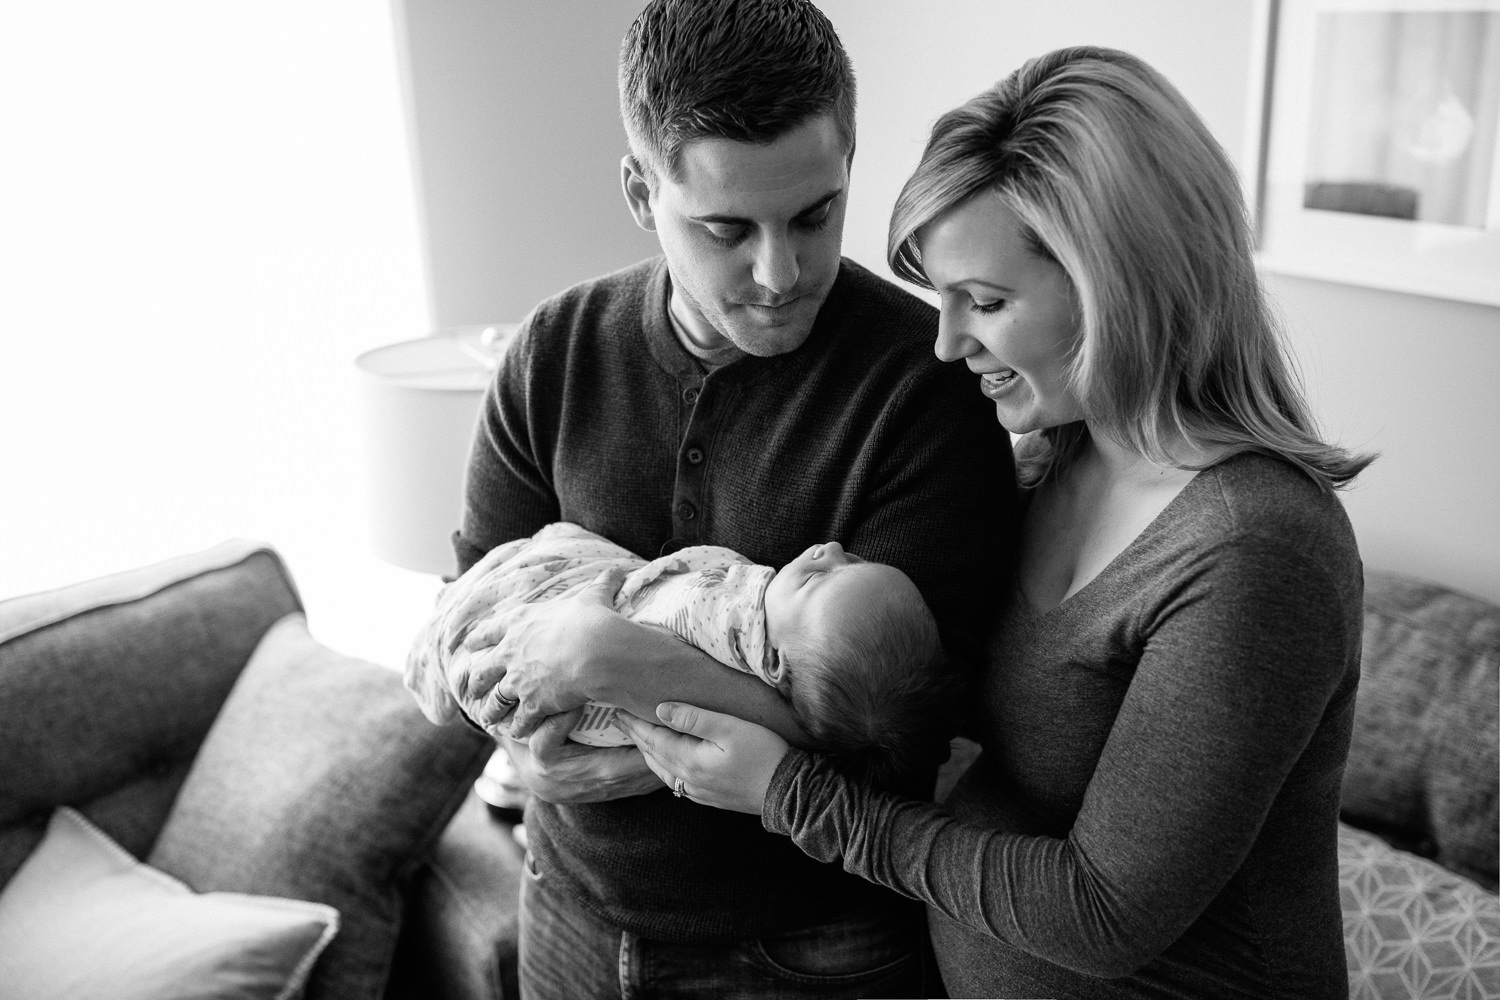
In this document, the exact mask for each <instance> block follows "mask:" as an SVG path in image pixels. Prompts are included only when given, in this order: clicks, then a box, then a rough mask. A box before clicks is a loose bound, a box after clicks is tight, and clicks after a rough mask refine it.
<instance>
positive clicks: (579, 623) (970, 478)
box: [408, 0, 1013, 998]
mask: <svg viewBox="0 0 1500 1000" xmlns="http://www.w3.org/2000/svg"><path fill="white" fill-rule="evenodd" d="M854 102H855V93H854V79H853V72H852V70H851V68H850V65H849V60H848V57H847V55H846V54H845V52H844V50H843V47H842V45H841V44H840V42H839V41H838V38H837V36H836V35H835V34H834V31H833V28H832V26H831V25H830V24H829V23H828V21H827V19H826V18H824V17H823V15H822V14H821V13H820V12H819V11H818V10H817V8H816V7H814V6H813V5H812V4H811V3H810V2H807V0H653V2H652V3H650V4H648V5H647V7H646V9H645V10H644V11H643V12H642V13H641V15H640V17H639V18H638V19H637V20H636V22H635V23H634V25H633V26H632V27H631V29H630V31H629V32H628V33H627V35H626V38H625V41H624V45H623V46H622V50H621V61H620V103H621V113H622V116H623V118H624V122H625V128H626V132H627V136H628V138H629V143H630V153H629V155H627V156H626V157H625V158H624V161H623V163H622V181H623V186H624V192H625V198H626V202H627V203H628V205H629V207H630V211H631V212H632V214H633V215H634V217H635V219H636V221H637V223H638V224H639V225H640V226H642V227H643V228H645V229H647V230H650V231H652V232H655V233H656V234H657V236H658V238H659V240H660V243H661V249H662V256H661V257H659V258H655V259H652V260H649V261H645V262H642V263H641V264H638V265H635V266H633V267H630V268H627V269H625V270H623V271H620V272H617V273H615V274H611V275H607V276H605V277H602V278H599V279H596V280H593V281H590V282H586V283H584V284H582V285H579V286H577V287H574V288H572V289H569V290H567V291H565V292H563V293H561V294H560V295H558V296H557V297H555V298H553V299H551V300H549V301H547V302H545V303H543V304H541V305H540V306H538V307H537V309H536V310H535V311H534V312H533V313H532V314H531V315H530V316H529V317H528V318H527V320H526V322H525V323H524V324H523V325H522V329H521V331H520V333H519V335H518V337H517V340H516V342H515V343H514V344H513V345H512V347H511V348H510V349H509V351H508V353H507V355H506V358H505V361H504V363H503V365H502V367H501V370H500V372H499V373H498V375H497V378H496V381H495V383H494V385H493V386H492V388H491V391H490V393H489V394H488V397H487V399H486V401H485V407H484V412H483V416H482V420H481V426H480V433H479V436H478V440H477V443H476V446H475V451H474V454H473V457H472V460H471V463H470V469H469V479H468V486H467V499H466V510H465V514H464V521H463V526H462V530H461V533H460V535H459V537H458V538H457V539H456V542H455V544H456V548H457V550H458V557H459V566H460V569H467V568H468V567H469V566H471V565H473V564H474V563H475V562H476V561H477V560H478V559H479V558H480V557H481V556H482V555H483V554H484V553H485V552H487V551H489V550H490V549H492V548H493V547H495V546H496V545H499V544H501V543H504V542H506V541H509V540H511V539H513V538H517V537H521V536H524V535H529V534H531V533H533V532H535V531H536V530H537V529H539V528H540V527H542V526H543V525H544V524H547V523H549V522H552V521H557V520H567V521H573V522H576V523H579V524H581V525H583V526H584V527H586V528H588V529H590V530H592V531H595V532H598V533H599V534H602V535H604V536H605V537H607V538H609V539H611V540H613V541H615V542H617V543H619V544H621V545H624V546H625V547H626V548H628V549H630V550H632V551H633V552H635V553H637V554H639V555H641V556H643V557H646V558H650V557H654V556H657V555H660V554H662V553H664V552H670V551H672V550H674V549H676V548H680V547H682V546H685V545H693V544H716V545H723V546H727V547H729V548H732V549H735V550H737V551H739V552H741V553H742V554H744V555H745V556H746V557H747V558H750V559H752V560H754V561H756V562H758V563H762V564H766V565H777V566H779V565H782V564H783V563H785V562H786V561H788V560H789V559H791V558H792V557H793V556H795V555H796V554H797V553H798V552H801V551H802V550H803V549H805V548H806V547H807V545H808V544H810V543H813V542H820V541H827V540H838V541H840V542H842V543H843V544H844V545H845V546H846V547H847V548H848V549H849V550H850V551H852V552H856V553H858V554H859V555H861V556H863V557H864V558H867V559H870V560H874V561H878V562H885V563H891V564H893V565H895V566H897V567H899V568H901V569H902V570H904V571H905V572H906V573H907V574H908V575H909V576H910V577H911V578H912V579H913V580H914V581H915V582H916V583H917V585H918V587H919V588H920V589H921V590H922V593H923V596H924V598H925V599H926V600H927V602H928V604H929V605H930V606H931V608H932V610H933V612H934V614H935V616H936V617H937V619H938V621H939V623H940V625H941V626H942V628H943V631H944V639H945V643H946V644H947V647H948V649H949V652H950V655H953V656H956V657H958V658H960V659H961V660H965V661H966V662H970V663H972V662H973V661H972V657H973V655H974V654H973V650H975V649H977V648H979V639H980V638H981V637H982V635H983V632H984V627H985V624H986V622H987V620H988V616H989V613H990V608H992V607H993V606H994V605H995V603H996V601H997V596H998V593H999V588H1000V587H1001V586H1002V584H1003V581H1004V580H1005V579H1006V578H1007V576H1008V572H1009V563H1008V559H1009V549H1008V546H1007V540H1008V537H1009V535H1010V532H1011V528H1012V508H1011V502H1012V482H1013V468H1012V464H1011V455H1010V444H1009V439H1008V437H1007V436H1006V435H1005V434H1004V432H1003V431H1002V430H1001V429H1000V427H999V425H998V424H997V423H996V422H995V420H994V416H993V413H992V410H991V408H990V406H989V404H988V403H987V402H986V401H985V400H984V399H983V397H981V396H980V395H979V394H977V393H975V392H973V391H972V384H971V382H972V380H971V378H970V377H969V376H968V375H967V373H965V372H964V371H963V370H962V369H961V368H959V367H958V366H943V365H941V364H940V363H938V362H937V361H936V360H935V358H934V357H933V356H932V344H933V341H934V339H935V336H936V313H935V311H934V310H933V309H932V308H931V307H930V306H928V305H927V304H925V303H923V302H921V301H920V300H918V299H916V298H915V297H913V296H911V295H909V294H908V293H906V292H904V291H902V290H900V289H898V288H896V287H895V286H894V285H893V284H891V283H889V282H886V281H884V280H882V279H879V278H877V277H875V276H874V275H872V274H870V273H869V272H867V271H865V270H864V269H863V268H861V267H859V266H858V265H856V264H854V263H853V262H851V261H847V260H843V259H842V258H841V257H840V242H841V238H842V230H843V222H844V209H845V204H846V199H847V194H848V186H849V171H850V164H851V161H852V156H853V150H854ZM596 596H597V595H596ZM605 603H606V602H604V601H597V600H596V601H587V600H583V601H581V600H577V599H573V600H570V599H559V600H555V601H550V602H544V603H543V604H540V605H535V606H529V607H527V608H523V609H521V610H520V611H519V612H518V613H517V616H516V617H514V618H511V619H510V620H509V623H508V625H507V628H506V630H505V633H504V636H503V641H502V642H501V643H500V646H499V647H498V648H497V650H495V651H493V652H494V654H495V655H494V656H493V657H492V661H493V662H496V663H503V662H505V658H506V657H531V658H533V659H537V660H538V661H541V662H549V663H555V664H556V666H557V668H558V669H559V670H562V669H564V668H567V669H573V670H578V669H584V667H583V666H581V664H585V662H586V661H587V663H589V664H594V663H597V662H598V661H599V660H600V659H601V658H603V659H607V658H610V657H613V658H615V659H616V660H621V661H629V662H631V663H635V664H642V665H644V666H645V667H646V668H647V669H648V672H649V673H650V674H651V676H652V678H653V679H655V680H660V681H661V682H662V683H663V684H664V685H666V687H667V688H670V687H671V684H672V683H675V682H676V681H678V680H680V682H681V683H683V684H689V683H694V684H696V683H702V681H701V680H699V678H702V677H705V676H708V675H709V671H707V670H705V669H704V668H703V667H702V666H701V665H700V664H698V663H697V662H696V661H695V660H694V659H693V658H694V657H698V656H701V655H703V654H700V653H698V652H697V651H695V650H692V649H691V648H689V647H687V646H685V645H683V644H680V643H671V642H669V641H667V640H663V639H661V637H660V636H658V635H657V634H656V633H653V632H650V631H649V630H646V629H644V628H642V627H639V626H635V625H633V624H630V623H625V621H624V619H621V618H619V616H613V618H612V619H611V618H610V616H609V614H608V613H607V612H606V611H605V610H604V605H605ZM607 619H608V620H607ZM603 636H608V639H607V640H604V639H601V637H603ZM494 638H495V639H500V638H501V637H500V636H499V635H497V636H495V637H494ZM501 654H503V655H501ZM441 659H442V656H441V651H433V655H432V656H431V657H428V658H426V659H421V660H420V661H418V660H414V663H416V664H417V669H418V670H419V672H420V670H422V669H426V670H428V671H435V670H436V669H437V668H436V667H434V666H432V665H433V664H436V663H438V662H439V661H440V660H441ZM687 664H691V669H687V667H686V666H685V665H687ZM498 676H499V673H497V672H491V673H490V674H489V675H487V676H484V677H480V676H477V675H476V676H468V675H466V676H462V677H454V678H446V677H445V678H440V682H441V683H443V684H445V685H447V687H446V689H445V696H451V697H452V698H453V699H454V701H455V703H456V705H457V706H458V708H459V709H460V710H462V711H463V712H464V714H465V715H467V716H468V717H469V718H470V719H471V720H479V721H480V722H482V723H485V724H490V723H493V722H494V721H495V720H497V719H498V718H500V716H501V715H503V714H504V712H505V711H506V710H508V709H509V707H510V706H509V705H508V704H504V703H502V702H503V698H502V696H500V695H499V690H500V689H499V687H498V685H497V684H496V680H497V678H498ZM431 681H432V678H431V677H430V676H429V677H425V678H423V677H417V678H415V679H413V678H412V677H410V676H409V678H408V682H409V683H411V684H412V686H413V690H419V689H420V688H421V687H422V685H423V684H427V683H430V682H431ZM708 683H710V684H711V685H716V690H717V692H718V695H717V701H716V698H715V697H714V696H710V695H708V694H700V693H699V692H695V694H699V695H700V696H696V697H694V698H692V699H691V700H693V701H694V703H696V704H701V705H705V706H706V707H715V706H716V704H717V705H731V706H736V707H735V709H734V710H735V711H737V712H739V714H742V715H744V716H745V717H750V718H756V719H757V720H759V721H765V722H767V724H770V725H772V726H773V727H775V728H779V729H781V730H782V731H783V732H784V733H794V732H795V723H794V722H789V719H790V713H789V711H788V710H787V708H786V706H785V704H784V703H783V702H781V701H780V699H779V698H778V697H777V696H776V695H775V692H774V691H772V690H771V689H770V688H769V687H767V686H766V685H763V684H759V683H758V682H757V681H755V680H754V679H753V678H751V677H748V676H746V675H743V674H735V673H734V672H732V671H729V670H727V669H722V668H721V669H719V670H717V671H714V672H713V675H712V680H710V681H709V682H708ZM657 700H659V699H657ZM637 701H638V702H640V703H639V704H637V703H631V702H629V699H628V698H622V702H625V703H626V707H627V708H633V709H634V710H636V711H638V712H642V713H645V714H648V715H649V713H650V711H651V706H652V705H653V704H654V702H653V701H652V700H651V697H647V696H646V695H643V694H639V693H637ZM576 703H577V702H575V704H576ZM424 707H426V706H425V705H424ZM526 707H527V706H525V705H523V706H522V710H523V711H524V710H525V709H526ZM572 721H573V720H572V718H570V717H567V716H563V715H558V716H555V717H553V718H551V719H548V720H547V721H545V722H543V723H541V725H540V726H539V727H538V728H537V729H536V731H535V732H534V733H532V734H531V736H530V740H529V742H523V741H519V740H515V739H509V738H502V740H501V742H502V745H504V746H505V747H506V749H507V750H508V751H509V753H510V755H511V757H512V760H513V762H514V764H515V766H516V769H517V771H518V772H519V774H520V775H521V776H522V777H523V779H524V780H525V782H526V784H527V785H528V787H529V788H530V790H531V791H532V793H533V796H532V799H531V801H530V804H529V805H528V807H527V813H526V829H527V832H528V838H529V847H530V853H529V855H528V858H527V867H528V872H527V875H528V877H527V878H526V879H525V884H524V886H523V890H522V903H521V917H520V921H521V968H520V977H521V983H522V990H523V994H524V995H526V996H528V997H536V998H564V997H566V998H578V997H595V996H600V997H602V996H614V997H618V996H621V995H624V993H626V992H629V994H630V995H631V996H643V997H644V996H683V997H688V996H694V997H701V996H746V997H754V996H772V995H774V996H808V997H814V996H816V997H837V996H849V997H856V996H862V997H872V996H914V995H920V994H922V993H923V991H924V989H925V987H924V985H923V982H922V979H921V978H920V973H921V965H922V962H921V954H922V951H923V942H924V933H925V932H924V928H923V926H922V916H921V911H920V909H919V908H917V907H915V906H914V905H913V904H911V903H910V902H909V901H906V900H902V899H899V898H897V897H896V896H894V895H893V894H891V893H889V892H887V891H886V890H884V889H881V888H878V887H874V886H871V885H870V884H868V883H866V882H864V881H862V880H860V879H857V878H853V877H850V876H848V875H845V874H844V873H843V872H841V871H839V870H837V867H836V866H831V865H823V864H819V863H817V862H813V861H811V860H809V859H808V858H807V857H806V856H805V855H803V854H801V853H800V852H799V851H798V850H797V849H796V848H795V847H793V846H792V845H791V844H790V842H788V841H786V840H785V839H784V838H778V837H774V836H772V835H770V834H767V833H766V832H765V831H764V830H763V829H762V828H761V826H760V823H759V821H758V819H757V818H755V817H749V816H742V815H738V814H734V813H728V812H721V811H718V810H714V809H708V808H703V807H700V806H696V805H694V804H692V803H691V802H689V801H687V800H684V799H681V798H677V797H674V796H673V795H671V794H667V789H665V788H663V786H662V784H661V782H660V781H658V780H657V778H656V777H655V775H654V774H652V773H651V771H650V770H649V768H647V766H646V764H645V762H644V760H643V758H641V756H640V754H639V752H638V751H636V750H634V749H633V748H620V749H595V748H588V747H583V746H581V745H579V744H576V743H569V742H567V741H566V734H567V731H568V729H569V728H570V727H571V725H572ZM528 728H529V727H528ZM491 731H493V732H497V733H498V732H502V731H503V730H500V729H494V728H492V730H491ZM930 777H931V776H930V775H928V776H927V778H928V780H930ZM928 787H929V788H930V785H929V786H928Z"/></svg>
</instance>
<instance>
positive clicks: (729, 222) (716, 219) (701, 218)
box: [688, 188, 844, 226]
mask: <svg viewBox="0 0 1500 1000" xmlns="http://www.w3.org/2000/svg"><path fill="white" fill-rule="evenodd" d="M843 193H844V189H843V188H835V189H833V190H832V191H829V192H828V193H827V194H825V195H823V197H821V198H819V199H818V200H817V201H814V202H813V203H812V204H811V205H808V206H807V207H806V208H804V209H802V211H800V212H798V213H797V214H796V215H795V216H793V218H797V219H800V218H802V217H803V216H804V215H812V214H814V213H815V212H817V211H818V210H820V209H822V208H823V207H824V206H825V205H827V204H828V203H829V202H831V201H833V200H834V199H835V198H837V197H838V196H839V195H841V194H843ZM688 218H690V219H692V220H693V221H694V222H707V223H712V224H714V225H718V226H748V225H750V224H751V221H752V220H750V219H747V218H744V217H742V216H738V215H720V214H718V213H716V212H710V213H709V214H707V215H691V216H688Z"/></svg>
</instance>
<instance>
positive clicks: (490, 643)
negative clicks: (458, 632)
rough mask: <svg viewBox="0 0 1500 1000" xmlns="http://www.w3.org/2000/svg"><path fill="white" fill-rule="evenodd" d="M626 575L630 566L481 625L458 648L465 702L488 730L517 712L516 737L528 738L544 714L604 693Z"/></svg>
mask: <svg viewBox="0 0 1500 1000" xmlns="http://www.w3.org/2000/svg"><path fill="white" fill-rule="evenodd" d="M624 579H625V571H624V570H621V569H612V570H607V571H606V572H604V573H601V574H600V575H599V576H598V578H596V579H595V580H594V581H593V582H592V583H590V584H589V585H588V586H586V587H581V588H579V589H578V590H577V591H575V592H573V593H571V594H565V595H563V596H560V597H556V598H553V599H552V600H549V601H540V602H538V603H536V604H523V605H521V606H519V607H515V608H511V609H509V610H507V611H504V612H500V613H497V614H495V615H492V616H490V617H488V618H484V619H481V620H480V621H478V622H477V623H475V625H474V627H473V628H472V629H471V630H470V631H469V633H468V635H467V636H466V637H465V638H464V640H463V646H462V649H461V651H460V652H461V655H462V657H463V658H466V659H467V663H466V664H465V665H464V669H463V671H462V673H463V680H464V682H465V694H462V695H460V696H459V701H460V704H462V706H463V708H464V710H465V711H466V712H467V713H468V714H469V717H470V718H471V719H473V720H474V721H475V722H478V723H479V724H480V725H481V726H484V727H485V728H486V729H489V728H491V727H493V726H495V725H496V724H497V723H499V722H500V721H501V720H502V719H503V718H505V717H506V716H507V715H510V714H511V712H512V709H514V715H512V716H511V722H510V734H511V735H513V736H515V737H516V738H518V739H522V738H525V737H526V736H527V735H528V734H530V733H531V732H532V731H533V730H534V729H535V728H536V727H537V726H538V725H539V724H540V723H541V722H542V720H543V719H546V718H549V717H551V716H555V715H557V714H559V713H561V712H568V711H571V710H572V709H575V708H578V707H579V706H581V705H582V704H584V703H585V702H587V701H589V700H591V699H594V698H597V697H599V696H600V694H599V692H600V687H599V685H600V676H599V675H600V674H601V673H602V671H603V670H604V668H605V666H606V664H607V662H608V656H607V654H608V652H609V647H610V643H609V640H608V639H607V635H608V632H609V630H610V628H611V627H613V626H615V625H617V624H618V623H619V622H620V621H622V620H623V619H622V618H621V616H620V615H619V614H618V613H617V612H616V611H615V610H614V599H615V594H616V593H617V592H618V591H619V589H620V584H621V583H622V582H624ZM456 658H458V657H456ZM450 674H451V671H450ZM517 703H519V704H517Z"/></svg>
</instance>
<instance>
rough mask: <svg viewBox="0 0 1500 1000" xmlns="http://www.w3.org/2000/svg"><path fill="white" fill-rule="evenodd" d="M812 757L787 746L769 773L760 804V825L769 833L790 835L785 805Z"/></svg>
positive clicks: (807, 753) (803, 751)
mask: <svg viewBox="0 0 1500 1000" xmlns="http://www.w3.org/2000/svg"><path fill="white" fill-rule="evenodd" d="M812 760H813V755H812V754H811V753H809V752H807V751H806V750H799V749H797V748H796V747H794V746H788V747H787V751H786V753H785V754H783V755H782V757H781V762H780V763H778V764H777V765H776V770H775V771H773V772H771V783H770V784H769V785H767V786H766V797H765V799H764V800H762V801H761V804H760V824H761V826H763V827H765V828H766V830H768V831H770V832H771V833H780V834H784V835H790V834H791V832H792V827H791V824H790V823H789V822H788V821H787V816H786V812H787V810H786V803H787V800H788V799H789V798H791V796H792V794H793V791H794V789H793V785H794V783H795V782H796V780H797V775H798V774H800V773H801V772H802V769H803V768H805V767H807V766H808V765H809V764H811V763H812Z"/></svg>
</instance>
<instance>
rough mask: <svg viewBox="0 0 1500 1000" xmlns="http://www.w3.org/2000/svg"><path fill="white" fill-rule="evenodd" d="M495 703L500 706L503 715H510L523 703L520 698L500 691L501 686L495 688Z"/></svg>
mask: <svg viewBox="0 0 1500 1000" xmlns="http://www.w3.org/2000/svg"><path fill="white" fill-rule="evenodd" d="M495 703H496V704H497V705H499V706H500V714H501V716H506V715H509V714H510V713H511V712H513V711H515V708H516V706H517V705H519V704H521V702H520V700H519V699H516V698H507V697H505V695H503V694H501V693H500V689H499V688H496V689H495Z"/></svg>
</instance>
